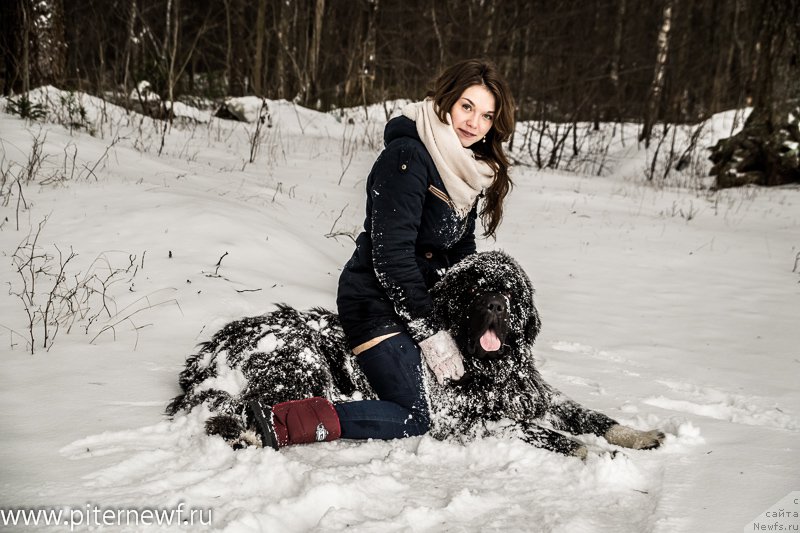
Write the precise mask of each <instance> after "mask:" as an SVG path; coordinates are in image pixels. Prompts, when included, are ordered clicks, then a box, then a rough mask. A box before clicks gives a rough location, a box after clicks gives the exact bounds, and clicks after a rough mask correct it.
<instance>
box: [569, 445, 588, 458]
mask: <svg viewBox="0 0 800 533" xmlns="http://www.w3.org/2000/svg"><path fill="white" fill-rule="evenodd" d="M572 455H574V456H575V457H577V458H578V459H580V460H581V461H586V458H587V457H589V448H587V447H586V446H578V447H577V448H575V450H574V451H573V452H572Z"/></svg>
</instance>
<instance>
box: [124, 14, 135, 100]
mask: <svg viewBox="0 0 800 533" xmlns="http://www.w3.org/2000/svg"><path fill="white" fill-rule="evenodd" d="M135 30H136V0H130V7H129V8H128V38H127V40H126V41H125V67H124V68H125V72H124V74H123V77H122V86H123V87H124V89H125V101H126V102H128V98H129V97H130V94H131V90H132V88H131V56H132V55H133V49H134V47H135V46H136V42H135V40H136V31H135Z"/></svg>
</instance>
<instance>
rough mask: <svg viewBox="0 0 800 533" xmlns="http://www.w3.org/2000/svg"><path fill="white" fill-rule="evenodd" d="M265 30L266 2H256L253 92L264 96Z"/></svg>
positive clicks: (262, 0) (264, 0)
mask: <svg viewBox="0 0 800 533" xmlns="http://www.w3.org/2000/svg"><path fill="white" fill-rule="evenodd" d="M266 30H267V0H258V14H257V15H256V50H255V54H254V59H253V92H254V93H255V94H256V95H258V96H264V94H265V91H264V79H263V76H264V74H263V72H264V70H265V69H264V66H265V64H264V61H265V60H264V35H265V33H266Z"/></svg>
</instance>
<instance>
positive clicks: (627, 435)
mask: <svg viewBox="0 0 800 533" xmlns="http://www.w3.org/2000/svg"><path fill="white" fill-rule="evenodd" d="M604 436H605V438H606V440H607V441H608V442H609V443H610V444H615V445H617V446H622V447H623V448H632V449H634V450H653V449H655V448H658V447H659V446H661V444H662V443H663V442H664V438H665V436H664V433H662V432H661V431H659V430H657V429H654V430H651V431H641V430H638V429H634V428H629V427H628V426H622V425H619V424H617V425H616V426H612V427H611V429H609V430H608V431H606V434H605V435H604Z"/></svg>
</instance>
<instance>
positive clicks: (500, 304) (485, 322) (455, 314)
mask: <svg viewBox="0 0 800 533" xmlns="http://www.w3.org/2000/svg"><path fill="white" fill-rule="evenodd" d="M431 294H432V296H433V300H434V317H435V318H436V320H437V322H438V323H439V325H440V326H441V327H442V328H444V329H448V330H450V332H451V333H452V334H453V337H454V338H455V340H456V343H457V344H458V346H459V348H460V349H461V353H462V354H463V355H464V357H466V358H468V357H475V358H478V359H491V358H498V357H503V356H505V355H506V354H507V353H508V351H509V349H513V351H514V352H516V353H519V352H520V351H521V348H522V347H524V346H529V345H531V344H533V342H534V340H535V339H536V336H537V335H538V334H539V329H540V327H541V321H540V320H539V314H538V312H537V311H536V307H535V306H534V303H533V285H532V284H531V281H530V279H529V278H528V276H527V275H526V274H525V272H524V271H523V270H522V268H521V267H520V266H519V265H518V264H517V262H516V261H514V260H513V259H511V257H509V256H508V255H507V254H505V253H503V252H499V251H494V252H482V253H478V254H473V255H471V256H469V257H467V258H465V259H463V260H462V261H460V262H459V263H458V264H457V265H455V266H454V267H452V268H451V269H450V270H448V271H447V273H446V274H445V275H444V277H443V278H442V280H441V281H439V282H438V283H437V284H436V285H435V286H434V288H433V289H432V290H431Z"/></svg>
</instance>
